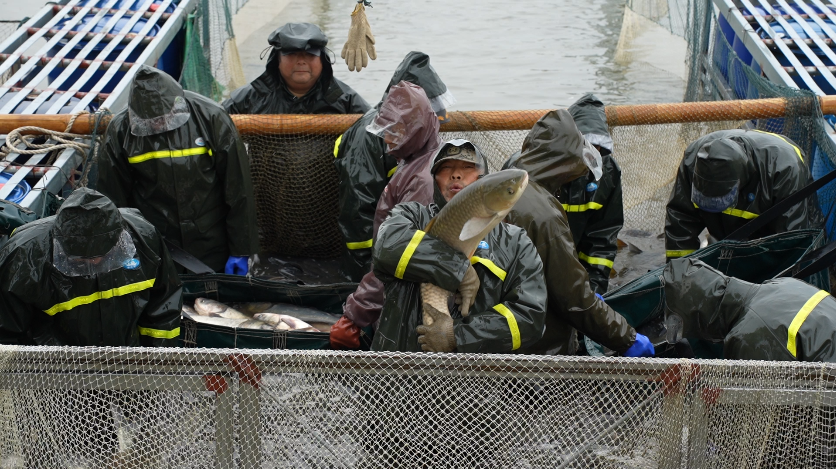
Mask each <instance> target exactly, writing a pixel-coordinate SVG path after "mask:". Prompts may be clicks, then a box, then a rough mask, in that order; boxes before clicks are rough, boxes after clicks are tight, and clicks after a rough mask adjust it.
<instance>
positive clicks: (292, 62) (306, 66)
mask: <svg viewBox="0 0 836 469" xmlns="http://www.w3.org/2000/svg"><path fill="white" fill-rule="evenodd" d="M279 73H281V75H282V78H283V79H284V81H285V82H287V83H288V84H289V85H290V86H295V87H305V86H309V87H312V86H313V85H314V83H316V81H317V80H319V76H320V75H321V74H322V61H321V60H320V58H319V56H317V55H313V54H309V53H307V52H294V53H292V54H288V55H284V54H281V57H280V59H279Z"/></svg>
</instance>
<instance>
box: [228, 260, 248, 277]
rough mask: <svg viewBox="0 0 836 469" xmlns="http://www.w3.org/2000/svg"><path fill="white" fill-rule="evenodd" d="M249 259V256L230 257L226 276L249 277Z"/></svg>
mask: <svg viewBox="0 0 836 469" xmlns="http://www.w3.org/2000/svg"><path fill="white" fill-rule="evenodd" d="M248 264H249V257H247V256H229V259H228V260H227V261H226V267H224V273H225V274H232V275H247V272H249V270H250V268H249V265H248Z"/></svg>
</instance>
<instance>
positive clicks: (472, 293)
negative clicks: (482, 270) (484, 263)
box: [456, 265, 480, 317]
mask: <svg viewBox="0 0 836 469" xmlns="http://www.w3.org/2000/svg"><path fill="white" fill-rule="evenodd" d="M479 285H480V282H479V276H478V275H476V269H474V268H473V266H472V265H471V266H468V268H467V272H465V273H464V278H463V279H462V283H461V284H460V285H459V293H460V294H459V295H456V304H458V305H459V307H460V309H461V310H462V316H464V317H467V315H468V314H470V307H471V306H473V302H475V301H476V292H478V291H479Z"/></svg>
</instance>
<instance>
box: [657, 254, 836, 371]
mask: <svg viewBox="0 0 836 469" xmlns="http://www.w3.org/2000/svg"><path fill="white" fill-rule="evenodd" d="M664 280H665V306H666V314H667V316H668V317H667V318H666V321H665V322H666V324H667V325H668V328H671V327H674V326H673V325H674V324H681V333H682V336H683V337H685V338H692V339H704V340H711V341H723V358H724V359H728V360H782V361H787V360H789V361H822V362H836V300H834V298H833V297H832V296H830V295H829V294H828V293H827V292H826V291H824V290H819V289H818V288H816V287H814V286H812V285H810V284H808V283H805V282H802V281H801V280H797V279H793V278H779V279H774V280H768V281H766V282H764V283H763V284H760V285H758V284H753V283H749V282H744V281H743V280H739V279H736V278H734V277H727V276H725V275H723V273H721V272H720V271H718V270H716V269H714V268H712V267H711V266H709V265H707V264H705V263H703V262H702V261H699V260H696V259H691V258H688V259H675V260H672V261H671V262H669V263H668V265H667V266H666V267H665V270H664ZM672 316H673V317H676V318H677V320H675V321H672V320H671V317H672ZM670 333H671V331H669V334H670Z"/></svg>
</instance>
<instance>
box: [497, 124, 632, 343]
mask: <svg viewBox="0 0 836 469" xmlns="http://www.w3.org/2000/svg"><path fill="white" fill-rule="evenodd" d="M582 147H583V138H582V136H581V134H580V132H578V130H577V128H576V127H575V124H574V122H573V120H572V117H571V116H570V115H569V112H567V111H566V110H562V109H561V110H556V111H551V112H549V113H548V114H546V115H545V116H543V117H542V118H541V119H540V120H539V121H538V122H537V123H536V124H535V125H534V127H533V128H532V129H531V132H529V134H528V136H527V137H526V139H525V141H524V142H523V149H522V154H521V156H520V158H519V159H517V160H515V161H514V162H513V163H512V165H513V166H514V167H516V168H519V169H524V170H526V171H528V176H529V183H528V187H527V188H526V190H525V192H523V195H522V197H520V200H519V201H517V203H516V205H514V208H513V209H512V210H511V212H510V213H509V214H508V216H507V217H506V218H505V221H506V222H508V223H512V224H514V225H517V226H519V227H520V228H523V229H524V230H525V232H526V233H527V234H528V237H529V238H531V241H532V242H533V243H534V246H535V247H536V248H537V252H538V253H539V254H540V258H541V259H542V261H543V269H544V273H545V279H546V289H547V291H548V298H549V301H548V309H547V312H546V331H545V334H544V335H543V339H542V340H540V341H539V342H537V343H535V344H533V345H532V346H531V347H530V348H529V353H538V354H560V355H565V354H574V353H575V352H576V351H577V348H578V341H577V336H576V334H575V329H578V330H580V331H581V332H582V333H583V334H585V335H587V336H589V337H590V338H591V339H592V340H594V341H596V342H598V343H600V344H603V345H605V346H606V347H608V348H610V349H612V350H615V351H618V352H624V351H625V350H627V349H628V348H630V346H631V345H633V342H635V340H636V331H635V329H633V328H632V327H630V325H629V324H627V320H626V319H624V317H623V316H621V315H620V314H618V313H617V312H615V311H614V310H613V309H612V308H610V307H609V306H607V305H606V303H604V302H603V301H602V300H600V299H599V298H597V297H596V296H595V292H594V291H593V290H592V288H591V286H590V282H589V276H588V274H587V271H586V269H585V268H584V266H583V265H582V264H581V263H580V261H579V260H578V257H577V255H576V253H575V245H574V243H573V241H572V231H571V229H570V224H569V220H568V217H567V214H566V212H565V211H564V210H563V207H562V206H561V204H560V202H558V200H557V199H556V198H555V197H554V195H552V194H554V193H555V191H556V190H558V189H559V188H560V187H561V186H563V185H564V184H565V181H567V180H572V179H575V178H577V177H578V175H579V174H585V173H586V172H588V169H587V167H586V165H585V164H584V163H583V159H582V156H581V155H582Z"/></svg>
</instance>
